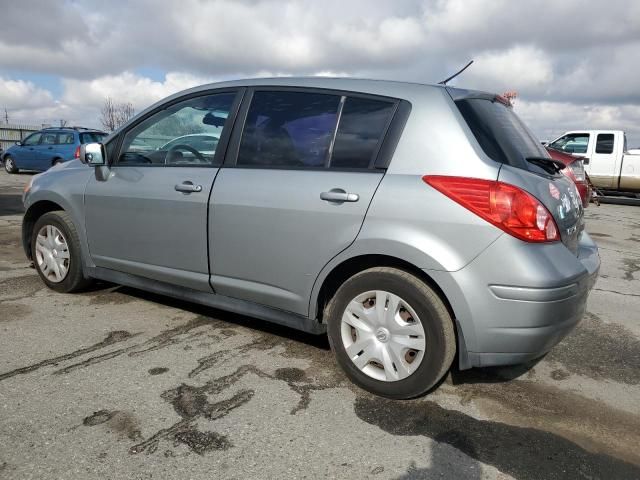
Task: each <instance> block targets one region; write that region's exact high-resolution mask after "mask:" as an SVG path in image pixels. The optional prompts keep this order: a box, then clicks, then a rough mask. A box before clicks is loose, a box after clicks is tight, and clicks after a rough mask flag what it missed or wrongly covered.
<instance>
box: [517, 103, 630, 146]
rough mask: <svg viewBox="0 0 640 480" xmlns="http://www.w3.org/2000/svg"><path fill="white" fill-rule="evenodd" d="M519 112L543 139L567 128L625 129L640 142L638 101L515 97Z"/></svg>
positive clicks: (559, 133)
mask: <svg viewBox="0 0 640 480" xmlns="http://www.w3.org/2000/svg"><path fill="white" fill-rule="evenodd" d="M515 111H516V113H517V114H518V115H519V116H520V117H521V118H522V119H523V120H524V121H525V122H526V123H527V124H528V125H529V126H530V127H531V128H532V129H533V130H534V132H536V134H537V135H538V137H539V138H540V139H541V140H553V139H554V138H556V137H558V136H560V135H561V134H562V133H564V132H566V131H568V130H576V129H582V128H583V129H594V130H595V129H603V130H604V129H615V130H624V131H626V132H627V136H628V137H629V142H630V146H635V145H638V146H640V110H639V109H638V106H637V105H632V104H630V105H599V104H572V103H566V102H547V101H542V102H529V101H521V100H517V101H516V106H515Z"/></svg>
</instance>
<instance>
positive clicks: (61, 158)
mask: <svg viewBox="0 0 640 480" xmlns="http://www.w3.org/2000/svg"><path fill="white" fill-rule="evenodd" d="M106 136H107V134H106V133H104V132H101V131H99V130H92V129H88V128H82V127H64V128H45V129H43V130H40V131H39V132H35V133H32V134H31V135H29V136H28V137H27V138H25V139H24V140H22V141H21V142H16V144H15V145H13V146H11V147H10V148H8V149H7V150H6V151H4V152H3V153H2V154H1V155H0V158H1V159H2V161H3V162H4V169H5V170H6V171H7V172H8V173H17V172H19V171H20V170H35V171H40V172H43V171H45V170H47V169H48V168H50V167H52V166H53V165H55V164H56V163H62V162H66V161H67V160H73V159H74V158H78V157H79V155H80V145H83V144H86V143H93V142H101V141H102V140H103V139H104V138H105V137H106Z"/></svg>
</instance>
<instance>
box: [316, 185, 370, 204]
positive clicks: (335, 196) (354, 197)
mask: <svg viewBox="0 0 640 480" xmlns="http://www.w3.org/2000/svg"><path fill="white" fill-rule="evenodd" d="M320 199H321V200H325V201H327V202H336V203H342V202H357V201H358V200H360V195H358V194H357V193H347V192H345V191H344V190H342V189H341V188H334V189H332V190H329V191H328V192H322V193H321V194H320Z"/></svg>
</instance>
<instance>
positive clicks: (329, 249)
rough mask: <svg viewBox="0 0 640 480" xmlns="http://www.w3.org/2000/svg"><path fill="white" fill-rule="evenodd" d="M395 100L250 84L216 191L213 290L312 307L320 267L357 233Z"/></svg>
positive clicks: (292, 307) (290, 307)
mask: <svg viewBox="0 0 640 480" xmlns="http://www.w3.org/2000/svg"><path fill="white" fill-rule="evenodd" d="M396 108H397V102H396V101H395V100H392V99H387V98H379V97H376V98H371V97H359V96H352V95H343V94H341V93H336V92H331V91H317V90H300V89H287V90H282V89H269V88H261V89H255V90H252V91H251V92H250V95H249V98H248V99H247V101H246V102H245V105H244V106H243V109H242V111H241V114H240V116H239V120H238V121H239V122H241V123H240V127H243V128H237V129H235V130H234V138H233V140H232V148H230V155H229V158H228V161H229V163H228V164H227V163H225V166H224V167H223V168H222V169H221V171H220V174H219V176H218V178H217V180H216V183H215V185H214V188H213V193H212V197H211V209H210V219H209V237H210V241H211V249H210V251H211V252H212V255H211V257H210V262H211V266H210V268H211V272H212V277H211V280H212V285H213V287H214V289H215V291H216V292H217V293H220V294H223V295H227V296H230V297H235V298H240V299H244V300H250V301H253V302H256V303H260V304H264V305H268V306H271V307H276V308H280V309H283V310H287V311H292V312H296V313H299V314H303V315H304V314H307V313H308V307H309V295H310V292H311V289H312V287H313V283H314V281H315V279H316V277H317V275H318V273H319V272H320V270H321V269H322V268H323V267H324V265H325V264H326V263H327V262H328V261H329V260H331V258H333V257H334V256H335V255H337V254H338V253H339V252H341V251H342V250H344V249H345V248H347V247H348V246H349V245H350V244H351V243H352V242H353V241H354V239H355V238H356V236H357V234H358V231H359V230H360V227H361V225H362V222H363V220H364V216H365V213H366V211H367V208H368V206H369V203H370V202H371V199H372V197H373V195H374V192H375V191H376V188H377V186H378V184H379V183H380V180H381V179H382V177H383V174H384V171H383V170H380V169H376V168H375V167H374V162H375V159H376V156H377V154H378V151H379V149H380V145H381V142H382V140H383V137H384V134H385V131H386V129H387V127H388V125H389V122H390V121H391V119H392V117H393V114H394V112H395V109H396Z"/></svg>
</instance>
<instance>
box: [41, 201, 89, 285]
mask: <svg viewBox="0 0 640 480" xmlns="http://www.w3.org/2000/svg"><path fill="white" fill-rule="evenodd" d="M31 255H32V258H33V263H34V264H35V267H36V270H37V271H38V275H40V278H41V279H42V281H43V282H44V283H45V284H46V285H47V286H48V287H49V288H51V289H52V290H55V291H57V292H62V293H70V292H75V291H78V290H82V289H83V288H86V287H87V286H88V285H89V284H90V283H91V281H90V280H89V279H87V278H86V277H85V276H84V274H83V271H82V256H81V253H80V240H79V239H78V232H77V231H76V228H75V226H74V225H73V222H72V221H71V218H70V217H69V215H68V214H67V213H66V212H63V211H54V212H48V213H45V214H44V215H42V216H41V217H40V218H39V219H38V220H37V221H36V223H35V226H34V228H33V235H32V238H31Z"/></svg>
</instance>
